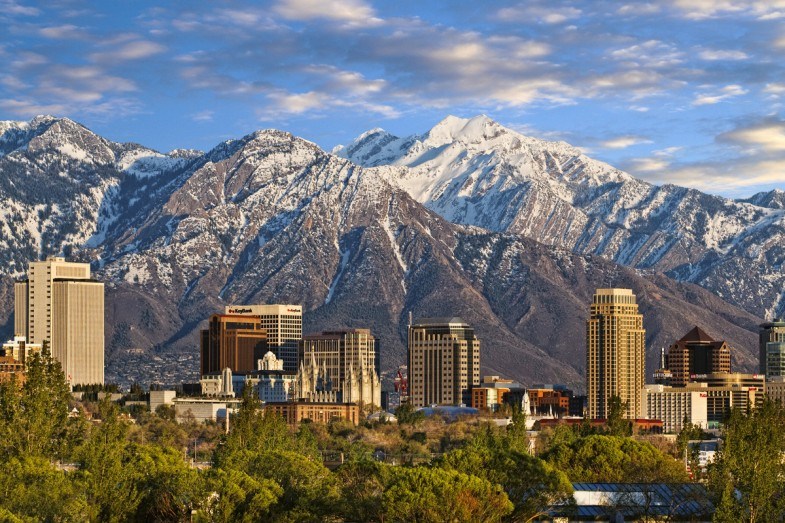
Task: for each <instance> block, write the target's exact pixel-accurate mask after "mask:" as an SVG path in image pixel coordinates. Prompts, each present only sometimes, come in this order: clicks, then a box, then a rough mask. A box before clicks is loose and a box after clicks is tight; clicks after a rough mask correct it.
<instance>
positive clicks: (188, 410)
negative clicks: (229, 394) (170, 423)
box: [173, 398, 240, 423]
mask: <svg viewBox="0 0 785 523" xmlns="http://www.w3.org/2000/svg"><path fill="white" fill-rule="evenodd" d="M173 403H174V412H175V420H177V422H178V423H184V422H186V421H190V420H193V421H196V422H199V423H204V422H205V421H220V420H226V416H227V413H229V414H234V413H235V412H236V410H237V409H238V407H239V406H240V400H238V399H230V398H226V399H217V398H216V399H211V398H175V399H174V401H173Z"/></svg>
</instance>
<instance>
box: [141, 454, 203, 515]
mask: <svg viewBox="0 0 785 523" xmlns="http://www.w3.org/2000/svg"><path fill="white" fill-rule="evenodd" d="M129 450H130V452H129V453H130V455H131V459H130V462H129V464H128V466H129V468H131V469H132V470H133V472H134V476H135V478H136V479H135V487H136V489H137V491H138V493H139V504H138V505H137V510H136V514H135V518H134V519H136V520H137V521H184V520H186V519H188V517H190V514H191V510H193V509H195V508H197V507H198V506H199V505H200V503H201V500H202V499H203V498H204V497H205V492H204V485H203V481H202V478H201V476H200V475H199V473H198V472H197V471H196V470H194V469H192V468H190V467H189V466H188V465H187V464H186V463H185V461H183V455H182V453H181V452H179V451H178V450H175V449H173V448H171V447H166V446H161V445H134V446H132V447H131V448H130V449H129Z"/></svg>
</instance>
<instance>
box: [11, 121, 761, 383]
mask: <svg viewBox="0 0 785 523" xmlns="http://www.w3.org/2000/svg"><path fill="white" fill-rule="evenodd" d="M37 121H38V122H39V123H35V124H34V122H37ZM40 122H46V123H45V124H43V123H40ZM0 125H2V126H3V127H2V128H4V129H7V131H6V132H8V130H10V131H11V133H14V136H16V133H19V132H25V133H28V134H26V135H25V137H24V138H13V139H10V138H9V139H8V140H6V143H11V142H12V141H13V142H14V147H13V148H11V147H9V148H8V149H7V152H6V153H5V154H4V156H2V157H0V196H1V197H2V201H4V202H6V204H5V208H4V209H3V211H2V212H0V220H2V221H0V225H1V226H2V230H3V235H2V238H0V241H3V242H4V243H3V245H2V247H0V257H2V261H3V262H4V263H3V264H2V265H0V274H3V275H4V277H3V279H2V284H1V285H0V304H2V307H1V308H0V329H2V334H5V335H10V329H11V326H12V323H11V316H10V315H11V310H12V307H11V304H12V285H11V282H12V280H13V277H16V276H20V275H22V274H23V273H24V270H25V268H26V263H27V261H28V260H30V259H35V258H38V257H43V256H45V255H48V254H57V253H65V254H66V255H68V256H70V257H71V258H77V259H82V260H89V261H92V262H93V264H94V269H95V270H96V276H97V277H98V278H100V279H102V280H103V281H106V282H107V292H106V295H107V296H106V298H107V348H108V359H107V361H108V369H107V375H108V376H110V379H113V380H116V381H121V382H123V383H126V384H127V383H129V382H131V381H133V380H141V381H143V382H149V381H152V380H160V381H164V382H169V383H174V382H178V381H180V380H182V379H194V378H195V377H196V373H197V372H198V370H197V369H198V361H199V355H198V329H199V327H200V326H201V325H202V324H203V323H204V320H205V319H206V318H207V317H208V316H209V315H210V314H212V313H214V312H217V311H220V310H222V309H223V306H224V305H225V304H227V303H259V302H294V303H302V304H303V305H304V308H305V311H306V315H305V330H306V331H314V330H318V329H325V328H339V327H370V328H371V329H372V330H373V332H374V333H375V334H376V335H378V336H379V337H380V338H381V341H382V352H383V367H384V368H391V367H392V366H394V365H396V364H399V363H403V361H404V354H405V347H404V339H405V332H406V322H407V317H408V313H409V312H410V311H411V312H413V314H414V316H415V317H420V316H442V315H459V316H463V317H464V318H465V319H466V320H467V321H469V322H470V323H472V324H473V325H475V327H476V328H477V331H478V333H479V335H480V337H481V338H482V340H483V344H484V345H483V347H484V348H483V356H482V361H483V367H484V369H485V371H487V372H490V373H495V374H502V375H506V376H510V377H514V378H518V379H521V380H523V381H524V382H527V383H532V382H542V381H556V382H566V383H568V384H570V385H572V386H574V387H576V388H578V389H581V388H582V386H583V385H582V373H583V367H584V365H585V363H584V362H585V358H584V352H583V351H584V349H583V336H584V334H583V333H584V328H585V327H584V320H585V318H586V315H587V312H588V305H587V304H588V303H589V302H590V300H591V294H592V293H593V291H594V289H595V288H596V287H602V286H609V285H618V286H629V287H631V288H633V289H634V290H635V292H636V293H637V294H638V296H639V301H640V303H641V306H642V310H643V312H644V314H645V317H646V325H647V327H648V328H649V340H648V341H649V344H650V347H651V354H650V364H651V365H652V366H653V365H654V362H655V361H656V358H657V354H658V348H659V347H660V346H662V345H665V344H668V343H670V342H671V341H672V340H674V339H678V338H679V337H681V335H683V334H684V332H686V331H687V330H689V328H691V327H692V325H693V324H699V325H702V326H704V327H705V328H706V329H707V330H708V331H709V332H710V333H712V334H714V335H715V336H717V337H718V338H724V339H727V340H728V341H729V343H731V345H733V346H735V347H737V348H738V350H737V351H736V353H735V355H734V364H736V365H738V366H740V367H742V368H752V366H753V362H754V354H755V334H754V333H755V329H756V323H758V322H759V321H760V319H759V318H757V317H755V316H754V315H752V314H749V313H746V312H744V311H742V310H740V309H738V308H736V307H733V306H731V305H729V304H727V303H725V302H724V301H722V300H721V299H719V298H717V297H716V296H714V295H712V294H711V293H709V292H707V291H705V290H703V289H700V288H699V287H697V286H694V285H690V284H682V283H677V282H675V281H673V280H671V279H669V278H667V277H665V276H663V275H661V274H657V273H654V272H641V271H635V270H632V269H628V268H625V267H621V266H619V265H617V264H615V263H613V262H611V261H608V260H605V259H603V258H602V257H599V256H584V255H581V254H577V253H574V252H571V251H570V250H566V249H561V248H555V247H550V246H546V245H543V244H541V243H538V242H535V241H532V240H529V239H527V238H524V237H522V236H520V235H517V234H508V233H500V232H489V231H487V230H483V229H479V228H477V227H471V226H464V225H458V224H453V223H451V222H450V221H448V220H446V219H444V218H442V217H441V216H439V214H437V213H435V212H433V211H431V210H429V209H427V208H426V207H425V206H423V205H421V204H420V203H418V202H417V201H416V200H415V199H414V198H412V197H411V196H410V194H409V191H408V190H404V189H403V188H402V186H401V184H399V182H398V180H399V179H405V180H406V179H409V180H411V183H412V184H413V183H414V181H413V180H414V178H415V177H416V173H414V172H409V170H408V169H407V168H405V167H397V166H393V167H380V168H373V169H367V168H363V167H361V166H358V165H356V164H354V163H352V162H350V161H348V160H346V159H344V158H340V157H338V156H336V155H333V154H328V153H325V152H324V151H322V150H321V149H319V148H318V147H317V146H316V145H314V144H312V143H310V142H307V141H305V140H302V139H299V138H297V137H294V136H292V135H290V134H288V133H285V132H281V131H274V130H269V131H258V132H256V133H252V134H250V135H248V136H245V137H243V138H241V139H239V140H230V141H227V142H224V143H221V144H219V145H218V146H216V147H215V148H214V149H212V150H211V151H208V152H206V153H199V152H193V151H181V152H172V153H169V154H161V153H158V152H155V151H152V150H150V149H147V148H145V147H143V146H140V145H136V144H118V143H114V142H111V141H108V140H105V139H103V138H101V137H99V136H97V135H95V134H94V133H92V132H90V131H89V130H87V129H86V128H84V127H82V126H81V125H79V124H76V123H74V122H71V121H70V120H66V119H55V118H51V117H48V118H39V119H36V120H33V122H30V123H28V124H18V123H17V124H8V123H3V124H0ZM25 125H27V126H28V127H25ZM436 134H437V133H434V140H437V138H436ZM0 136H4V134H3V135H0ZM9 136H11V135H9ZM442 140H443V142H444V143H443V144H442V146H439V147H443V146H444V145H445V144H446V143H447V141H448V139H447V138H446V137H442ZM434 143H435V142H434ZM407 176H408V177H409V178H407ZM618 176H619V177H621V178H625V179H626V175H623V174H621V173H620V174H619V175H618ZM3 326H4V327H3ZM652 368H653V367H652Z"/></svg>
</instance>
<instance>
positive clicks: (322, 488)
mask: <svg viewBox="0 0 785 523" xmlns="http://www.w3.org/2000/svg"><path fill="white" fill-rule="evenodd" d="M244 470H245V471H246V472H248V474H249V475H250V476H251V477H253V478H254V479H257V480H259V479H269V480H272V481H275V483H276V484H278V485H280V486H281V488H282V489H283V494H282V495H281V496H280V498H279V499H278V501H277V502H276V504H275V505H274V506H273V507H271V509H270V510H271V513H272V514H273V515H274V518H276V519H278V520H281V521H290V520H291V521H303V520H305V521H321V520H323V519H324V518H325V517H327V516H328V515H330V514H332V513H333V512H334V509H335V504H336V503H337V501H338V498H339V491H338V486H337V485H336V483H335V477H334V476H333V475H332V474H331V473H330V471H329V470H328V469H327V468H326V467H325V466H324V465H323V464H322V462H321V459H320V458H319V459H314V458H313V457H309V456H306V455H304V454H301V453H299V452H294V451H288V450H273V451H261V452H253V451H251V452H249V453H248V454H247V461H246V466H245V468H244Z"/></svg>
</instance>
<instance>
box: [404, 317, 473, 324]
mask: <svg viewBox="0 0 785 523" xmlns="http://www.w3.org/2000/svg"><path fill="white" fill-rule="evenodd" d="M447 324H459V325H468V323H466V322H465V321H464V320H463V318H460V317H458V316H443V317H435V318H420V319H418V320H417V321H415V322H414V323H413V324H412V325H447Z"/></svg>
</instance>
